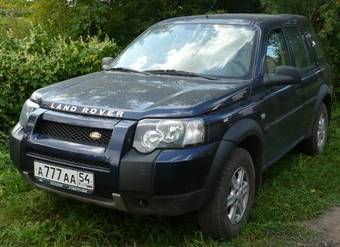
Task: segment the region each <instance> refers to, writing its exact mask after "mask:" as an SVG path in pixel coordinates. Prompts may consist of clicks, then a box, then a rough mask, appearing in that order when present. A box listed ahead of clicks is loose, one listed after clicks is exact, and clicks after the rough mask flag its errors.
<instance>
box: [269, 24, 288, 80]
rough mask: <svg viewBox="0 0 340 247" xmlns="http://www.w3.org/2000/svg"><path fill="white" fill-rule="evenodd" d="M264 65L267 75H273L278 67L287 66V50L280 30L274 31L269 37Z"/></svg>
mask: <svg viewBox="0 0 340 247" xmlns="http://www.w3.org/2000/svg"><path fill="white" fill-rule="evenodd" d="M266 65H267V69H268V73H269V74H273V73H274V72H275V69H276V67H278V66H282V65H289V56H288V50H287V46H286V43H285V39H284V36H283V33H282V31H281V29H277V30H274V31H272V32H271V33H270V35H269V38H268V46H267V53H266Z"/></svg>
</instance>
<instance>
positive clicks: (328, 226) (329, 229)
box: [306, 207, 340, 247]
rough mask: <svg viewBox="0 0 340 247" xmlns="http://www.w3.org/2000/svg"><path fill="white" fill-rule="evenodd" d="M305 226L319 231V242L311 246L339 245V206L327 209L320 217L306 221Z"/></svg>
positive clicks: (328, 246) (331, 246) (330, 246)
mask: <svg viewBox="0 0 340 247" xmlns="http://www.w3.org/2000/svg"><path fill="white" fill-rule="evenodd" d="M306 226H307V227H308V228H310V229H312V230H314V231H317V232H320V233H321V236H320V242H316V243H314V245H313V244H312V245H313V246H324V247H326V246H327V247H333V246H336V247H338V246H340V207H333V208H330V209H328V210H327V211H326V212H325V213H324V214H323V215H322V216H321V217H320V218H318V219H316V220H312V221H309V222H307V223H306ZM308 246H309V245H308Z"/></svg>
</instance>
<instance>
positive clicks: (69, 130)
mask: <svg viewBox="0 0 340 247" xmlns="http://www.w3.org/2000/svg"><path fill="white" fill-rule="evenodd" d="M35 132H36V133H39V134H41V135H44V136H47V137H51V138H54V139H58V140H64V141H70V142H76V143H81V144H88V145H97V146H107V145H108V144H109V142H110V139H111V135H112V130H108V129H99V128H90V127H82V126H76V125H70V124H64V123H57V122H52V121H47V120H42V121H40V122H39V124H38V126H37V128H36V131H35ZM92 132H99V133H100V134H101V138H100V139H98V140H94V139H91V138H90V134H91V133H92Z"/></svg>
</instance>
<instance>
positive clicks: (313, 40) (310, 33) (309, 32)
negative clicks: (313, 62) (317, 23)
mask: <svg viewBox="0 0 340 247" xmlns="http://www.w3.org/2000/svg"><path fill="white" fill-rule="evenodd" d="M304 33H305V35H306V37H307V39H308V40H309V41H310V44H311V46H312V47H313V49H314V50H315V54H316V56H317V59H318V60H322V59H324V57H325V55H324V53H323V51H322V47H321V44H320V41H319V39H318V37H317V35H316V33H315V31H314V29H313V27H312V25H311V24H309V23H308V24H307V25H306V31H305V32H304Z"/></svg>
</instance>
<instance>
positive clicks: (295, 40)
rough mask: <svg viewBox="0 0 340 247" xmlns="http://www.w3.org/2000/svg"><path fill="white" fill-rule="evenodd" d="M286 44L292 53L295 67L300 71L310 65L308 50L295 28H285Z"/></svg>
mask: <svg viewBox="0 0 340 247" xmlns="http://www.w3.org/2000/svg"><path fill="white" fill-rule="evenodd" d="M287 36H288V42H289V44H290V46H291V48H292V51H293V53H294V59H295V65H296V67H298V68H300V69H304V68H307V67H309V66H311V65H312V61H311V58H310V56H309V52H308V48H307V46H306V43H305V41H304V40H303V38H302V36H301V34H300V32H299V30H298V28H297V27H288V28H287Z"/></svg>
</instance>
